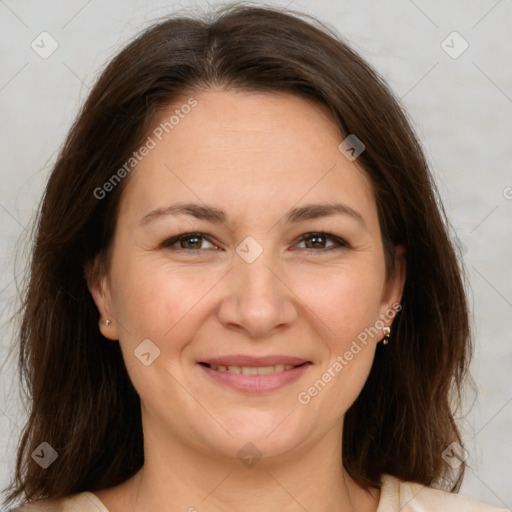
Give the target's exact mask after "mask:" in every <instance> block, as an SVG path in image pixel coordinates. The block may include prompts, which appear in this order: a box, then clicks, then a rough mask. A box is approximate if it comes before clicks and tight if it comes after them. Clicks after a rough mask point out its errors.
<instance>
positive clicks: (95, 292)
mask: <svg viewBox="0 0 512 512" xmlns="http://www.w3.org/2000/svg"><path fill="white" fill-rule="evenodd" d="M84 275H85V280H86V282H87V288H88V289H89V293H90V294H91V296H92V299H93V301H94V303H95V304H96V307H97V308H98V312H99V314H100V320H99V329H100V331H101V334H103V336H105V338H108V339H110V340H117V339H119V336H118V329H117V327H118V326H117V322H116V321H115V317H114V315H113V313H112V298H111V294H110V286H109V282H108V277H107V273H106V272H105V271H104V269H103V265H102V261H101V257H100V255H96V257H95V258H94V260H92V261H91V262H89V263H88V264H86V266H85V268H84ZM107 320H108V321H109V322H106V321H107ZM107 323H108V325H107Z"/></svg>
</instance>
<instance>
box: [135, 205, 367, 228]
mask: <svg viewBox="0 0 512 512" xmlns="http://www.w3.org/2000/svg"><path fill="white" fill-rule="evenodd" d="M179 215H190V216H192V217H195V218H197V219H201V220H207V221H209V222H214V223H225V222H226V218H227V216H226V213H225V212H224V211H223V210H220V209H219V208H215V207H213V206H208V205H204V204H198V203H178V204H173V205H171V206H167V207H164V208H157V209H155V210H152V211H150V212H149V213H147V214H146V215H144V217H142V219H141V220H140V222H139V223H140V224H142V225H145V224H148V223H149V222H151V221H152V220H154V219H157V218H161V217H166V216H179ZM333 215H345V216H348V217H352V218H353V219H355V220H356V221H358V222H359V223H360V224H362V225H363V226H366V223H365V221H364V218H363V216H362V215H361V214H360V213H359V212H358V211H357V210H354V209H353V208H351V207H350V206H348V205H346V204H342V203H310V204H305V205H303V206H298V207H295V208H292V209H291V210H289V211H288V212H287V213H286V214H285V222H286V223H297V222H302V221H305V220H310V219H318V218H321V217H332V216H333Z"/></svg>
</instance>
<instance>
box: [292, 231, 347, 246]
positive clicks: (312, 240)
mask: <svg viewBox="0 0 512 512" xmlns="http://www.w3.org/2000/svg"><path fill="white" fill-rule="evenodd" d="M328 240H330V241H331V242H334V243H333V244H332V245H331V246H330V247H326V243H327V241H328ZM303 242H304V243H305V244H306V247H305V249H317V248H318V249H324V250H331V249H335V248H337V247H347V243H346V242H345V241H343V240H341V239H340V238H338V237H336V236H334V235H328V234H327V233H308V234H306V235H303V236H302V238H301V240H300V242H299V243H303Z"/></svg>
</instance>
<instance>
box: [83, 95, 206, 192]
mask: <svg viewBox="0 0 512 512" xmlns="http://www.w3.org/2000/svg"><path fill="white" fill-rule="evenodd" d="M196 106H197V100H196V99H194V98H189V99H188V101H187V103H184V104H183V105H181V107H180V108H177V109H175V110H174V114H173V115H172V116H170V117H169V118H168V119H166V120H165V121H162V122H161V123H160V124H159V125H158V126H157V127H156V128H155V129H154V130H153V131H152V132H151V134H150V135H148V137H147V138H146V140H145V142H144V144H142V145H141V146H140V147H139V149H138V150H137V151H134V152H133V153H132V155H131V156H130V158H128V160H127V161H126V162H125V163H124V164H123V165H122V166H121V167H120V168H119V169H118V170H117V171H116V172H115V173H114V174H112V176H111V177H110V178H109V179H108V180H107V181H105V183H103V185H102V186H101V187H96V188H95V189H94V191H93V194H94V197H95V198H96V199H98V200H101V199H104V198H105V197H106V196H107V194H108V193H109V192H112V190H114V188H115V187H116V186H117V185H118V184H119V183H120V182H121V181H122V179H123V178H125V177H126V176H127V175H128V174H130V172H131V171H132V170H133V169H134V168H135V166H136V165H137V164H139V163H140V162H142V160H143V159H144V158H145V157H146V156H147V155H149V153H150V151H151V150H152V149H155V148H156V146H157V145H158V143H159V142H161V141H162V139H163V138H164V136H165V135H167V134H168V133H170V132H171V131H172V130H174V128H176V126H178V125H179V124H180V122H181V120H182V119H185V117H186V116H187V115H188V114H190V112H191V111H192V109H193V108H194V107H196Z"/></svg>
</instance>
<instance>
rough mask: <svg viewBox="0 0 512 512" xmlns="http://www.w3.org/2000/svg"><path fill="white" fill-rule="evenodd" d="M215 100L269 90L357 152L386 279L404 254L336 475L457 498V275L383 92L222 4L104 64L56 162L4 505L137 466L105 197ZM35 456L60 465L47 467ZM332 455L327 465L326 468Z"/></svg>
mask: <svg viewBox="0 0 512 512" xmlns="http://www.w3.org/2000/svg"><path fill="white" fill-rule="evenodd" d="M212 86H220V87H223V88H225V89H228V90H240V91H252V92H255V93H257V92H279V93H283V92H284V93H289V94H294V95H298V96H300V97H303V98H308V99H314V100H316V101H317V102H318V103H319V105H320V104H321V105H323V106H326V107H327V109H328V111H329V112H330V113H331V115H332V119H333V122H334V123H336V125H337V126H338V127H339V131H340V142H341V141H342V140H343V138H344V137H346V136H347V135H349V134H356V136H357V137H358V138H359V139H360V140H361V141H363V143H364V144H365V146H366V149H365V151H364V152H363V153H362V154H361V156H359V158H358V164H359V166H360V167H362V168H363V169H364V171H365V172H366V173H367V175H368V176H369V178H370V180H371V183H372V185H373V189H374V192H375V197H376V203H377V208H378V214H379V221H380V228H381V232H382V239H383V243H384V246H385V255H386V263H387V266H388V269H392V267H393V261H394V260H393V259H394V251H393V248H394V247H395V246H396V245H398V244H403V245H404V246H405V248H406V254H407V256H406V264H407V276H406V281H405V286H404V291H403V300H402V305H403V309H402V311H401V312H400V313H399V314H398V317H397V318H396V319H395V322H394V326H393V334H392V340H391V343H389V345H387V346H385V347H383V346H381V345H382V344H379V345H378V347H377V351H376V354H375V359H374V363H373V367H372V369H371V372H370V374H369V377H368V379H367V382H366V384H365V386H364V388H363V389H362V391H361V393H360V395H359V397H358V398H357V400H356V401H355V402H354V403H353V405H352V406H351V407H350V409H349V410H348V411H347V412H346V416H345V421H344V427H343V455H342V462H343V465H344V467H345V469H346V470H347V471H348V472H349V474H350V475H351V476H352V478H354V479H355V481H356V482H358V484H359V485H361V486H362V487H364V488H370V487H379V485H380V483H381V480H380V477H381V475H382V474H383V473H387V474H391V475H394V476H396V477H399V478H401V479H404V480H408V481H413V482H418V483H421V484H424V485H430V486H434V485H436V486H441V484H440V482H442V486H444V487H445V488H447V489H449V490H451V491H457V490H458V489H459V487H460V484H461V481H462V476H463V472H464V464H461V465H460V466H459V467H458V468H457V469H455V470H453V469H452V468H451V467H450V466H449V465H447V464H446V463H445V461H444V460H443V457H442V453H443V451H444V450H445V449H446V448H447V447H448V446H449V445H450V444H451V443H452V442H454V441H456V442H459V443H460V444H462V440H461V436H460V433H459V430H458V426H457V424H456V422H455V420H454V415H455V413H456V410H458V408H459V407H460V405H461V396H462V390H463V385H464V383H465V380H466V377H467V370H468V365H469V362H470V357H471V351H472V342H471V337H470V328H469V314H468V306H467V299H466V296H465V290H464V272H463V268H462V267H461V264H460V262H459V260H458V258H457V255H456V252H455V251H454V248H453V246H452V244H451V242H450V236H449V224H448V221H447V219H446V215H445V213H444V210H443V207H442V203H441V201H440V198H439V193H438V191H437V189H436V187H435V184H434V182H433V179H432V175H431V172H430V170H429V167H428V164H427V161H426V158H425V156H424V153H423V150H422V148H421V145H420V143H419V142H418V140H417V137H416V136H415V134H414V132H413V129H412V128H411V124H410V122H409V121H408V119H407V117H406V115H405V114H404V112H403V110H402V108H401V107H400V105H399V101H398V100H397V99H396V98H395V97H394V95H393V93H392V92H391V91H390V89H389V87H388V86H387V85H386V84H385V82H384V80H383V79H382V78H381V77H380V76H379V75H378V73H377V72H376V71H375V70H373V69H372V67H371V66H370V65H369V64H368V63H367V62H365V61H364V60H363V59H362V58H361V57H360V56H359V55H358V54H357V53H356V52H355V51H354V50H353V49H351V47H350V45H349V44H348V43H347V42H345V41H344V40H343V38H342V37H341V36H340V35H339V34H338V33H337V32H336V31H335V30H334V29H333V28H331V27H329V26H327V25H325V24H322V23H321V22H319V21H318V20H316V19H315V18H314V17H312V16H308V15H305V14H303V13H299V12H296V11H291V10H285V9H277V8H271V7H268V6H251V5H243V4H238V5H228V6H223V7H222V8H220V9H219V8H217V9H216V10H214V11H211V12H208V13H206V14H205V13H201V14H200V15H199V14H198V15H194V16H191V15H190V14H187V15H183V14H180V15H174V16H170V17H167V18H166V19H164V20H159V21H158V22H157V23H155V24H153V25H152V26H151V27H149V28H148V29H146V30H144V31H143V32H142V33H141V34H140V35H139V36H138V37H136V38H135V39H134V40H133V41H132V42H130V43H129V44H128V45H127V46H126V47H125V48H124V49H122V51H120V53H118V54H117V55H116V56H115V57H114V58H113V59H112V60H111V62H110V63H109V64H108V65H107V67H106V68H105V70H104V71H103V73H102V74H101V76H100V77H99V79H98V80H97V82H96V84H95V86H94V87H93V89H92V91H91V92H90V94H89V96H88V98H87V99H86V101H85V103H84V105H83V107H82V108H81V111H80V113H79V115H78V116H77V119H76V121H75V123H74V124H73V126H72V128H71V130H70V132H69V134H68V137H67V139H66V141H65V143H64V145H63V147H62V149H61V151H60V154H59V156H58V158H57V161H56V163H55V166H54V168H53V170H52V172H51V174H50V177H49V180H48V182H47V186H46V190H45V193H44V196H43V199H42V202H41V205H40V209H39V214H38V218H37V224H36V226H35V240H34V241H33V250H32V258H31V262H30V268H29V270H28V271H27V276H28V279H27V286H26V289H25V291H24V292H23V297H22V306H21V309H20V311H19V313H18V314H19V318H20V323H19V325H20V328H19V332H18V343H19V351H20V352H19V368H20V375H21V383H22V386H23V389H24V390H26V393H27V394H28V397H29V418H28V421H27V423H26V425H25V428H24V430H23V432H22V433H21V437H20V443H19V448H18V453H17V462H16V472H15V475H14V478H13V482H12V484H11V485H10V487H9V488H8V489H7V490H8V491H9V493H8V495H7V502H8V503H10V502H13V501H15V500H17V499H20V498H22V497H23V498H24V499H25V500H27V501H30V500H33V499H37V498H43V497H48V498H60V497H64V496H66V495H69V494H71V493H76V492H82V491H86V490H89V491H94V490H99V489H103V488H107V487H111V486H114V485H116V484H119V483H121V482H122V481H124V480H126V479H128V478H129V477H131V476H132V475H133V474H134V473H136V472H137V471H138V470H139V468H140V467H141V466H142V465H143V463H144V452H143V435H142V427H141V413H140V399H139V396H138V394H137V393H136V391H135V389H134V387H133V386H132V383H131V381H130V379H129V377H128V374H127V371H126V368H125V365H124V362H123V358H122V355H121V351H120V348H119V344H118V343H112V342H109V343H106V340H105V338H104V337H103V336H102V335H101V333H100V332H99V330H98V319H99V316H98V311H97V309H96V307H95V304H94V302H93V300H92V298H91V295H90V293H89V291H88V288H87V283H86V278H85V276H84V269H85V268H87V266H88V264H90V262H91V261H93V259H94V258H95V256H96V255H102V254H105V253H106V252H107V251H108V249H109V247H110V244H111V241H112V238H113V233H114V228H115V225H116V216H117V212H118V206H119V201H120V198H121V197H122V193H123V190H124V187H125V185H126V183H127V181H128V180H129V177H126V178H125V179H124V180H122V181H121V182H120V183H119V184H117V186H115V187H113V189H112V191H110V192H109V193H108V194H105V197H102V198H98V193H95V192H94V191H95V190H96V191H97V190H98V189H99V188H101V187H103V185H104V184H105V183H106V182H107V181H108V180H109V179H111V177H112V175H113V174H114V173H115V172H116V170H118V169H120V168H121V167H122V166H123V164H124V163H125V162H126V161H127V159H129V158H130V155H131V154H132V153H133V151H134V150H136V149H137V148H138V147H140V144H141V141H143V140H145V138H146V137H147V134H148V130H149V129H150V127H151V126H152V123H153V122H154V120H155V119H156V118H157V116H158V115H159V113H161V112H162V109H164V108H165V107H166V106H168V105H169V104H170V103H172V102H173V101H174V100H176V99H177V98H181V97H183V96H184V95H185V94H192V93H194V91H195V92H198V91H205V90H208V89H209V88H211V87H212ZM41 442H47V443H49V444H50V445H51V446H52V447H53V448H54V449H55V450H56V451H57V452H58V454H59V456H58V458H57V460H55V462H54V463H53V464H51V465H50V466H49V467H48V468H46V469H43V468H42V467H41V466H40V465H39V464H37V463H36V462H35V461H34V460H33V459H32V457H31V454H32V452H33V451H34V450H35V449H36V447H38V446H39V445H40V443H41ZM340 457H341V455H340Z"/></svg>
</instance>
